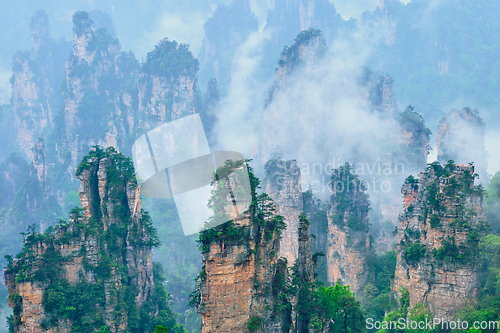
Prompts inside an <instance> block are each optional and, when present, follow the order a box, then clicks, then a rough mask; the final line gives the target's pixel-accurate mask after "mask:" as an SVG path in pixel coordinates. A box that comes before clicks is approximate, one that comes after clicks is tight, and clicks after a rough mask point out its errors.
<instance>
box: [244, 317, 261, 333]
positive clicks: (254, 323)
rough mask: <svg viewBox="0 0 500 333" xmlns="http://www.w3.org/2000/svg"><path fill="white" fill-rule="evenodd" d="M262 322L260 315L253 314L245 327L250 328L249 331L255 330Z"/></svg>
mask: <svg viewBox="0 0 500 333" xmlns="http://www.w3.org/2000/svg"><path fill="white" fill-rule="evenodd" d="M263 323H264V320H262V318H261V317H259V316H253V317H252V318H250V319H249V320H248V322H247V327H248V329H249V330H250V332H256V331H257V330H259V329H260V328H261V327H262V324H263Z"/></svg>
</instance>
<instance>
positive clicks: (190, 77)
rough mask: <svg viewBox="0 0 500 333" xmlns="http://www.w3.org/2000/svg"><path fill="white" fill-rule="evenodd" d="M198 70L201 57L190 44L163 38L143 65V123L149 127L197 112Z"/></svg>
mask: <svg viewBox="0 0 500 333" xmlns="http://www.w3.org/2000/svg"><path fill="white" fill-rule="evenodd" d="M179 59H181V60H179ZM197 71H198V60H196V59H195V58H194V57H193V55H192V54H191V52H190V51H189V50H188V45H186V44H177V42H175V41H169V40H168V38H165V39H163V40H161V41H160V43H159V44H158V45H156V46H155V49H154V50H153V51H151V52H149V53H148V55H147V59H146V62H145V63H144V65H143V73H144V75H143V76H142V77H141V79H140V82H139V96H138V98H139V111H140V113H141V115H142V116H141V117H140V118H139V119H140V120H139V124H140V126H141V127H142V128H144V129H150V128H154V127H156V126H159V125H161V124H164V123H165V122H169V121H172V120H175V119H177V118H180V117H184V116H186V115H190V114H193V113H195V112H196V101H195V97H196V96H195V93H196V72H197Z"/></svg>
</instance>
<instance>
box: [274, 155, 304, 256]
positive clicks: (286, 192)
mask: <svg viewBox="0 0 500 333" xmlns="http://www.w3.org/2000/svg"><path fill="white" fill-rule="evenodd" d="M266 175H267V181H266V184H265V192H266V193H267V194H269V196H270V197H271V199H273V201H274V203H275V204H276V208H277V209H278V214H280V215H281V216H283V217H284V218H285V223H286V229H285V230H284V231H283V232H282V234H281V237H282V238H281V243H280V257H284V258H287V261H288V265H289V266H293V264H294V263H295V261H296V259H297V256H298V253H299V233H298V228H299V215H300V214H301V213H302V212H303V210H304V209H303V199H302V187H301V184H300V168H299V166H298V165H297V161H295V160H270V161H269V162H268V163H267V164H266Z"/></svg>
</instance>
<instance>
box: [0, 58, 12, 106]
mask: <svg viewBox="0 0 500 333" xmlns="http://www.w3.org/2000/svg"><path fill="white" fill-rule="evenodd" d="M11 76H12V71H11V70H10V69H8V68H6V67H5V65H3V62H2V60H1V59H0V103H2V104H8V103H9V99H10V94H11V86H10V81H9V79H10V77H11Z"/></svg>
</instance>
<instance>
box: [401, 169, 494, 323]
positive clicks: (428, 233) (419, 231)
mask: <svg viewBox="0 0 500 333" xmlns="http://www.w3.org/2000/svg"><path fill="white" fill-rule="evenodd" d="M473 174H474V167H472V166H470V165H455V164H451V163H448V164H447V165H446V166H444V167H443V166H441V165H440V164H439V163H437V162H436V163H433V164H431V165H430V166H429V167H428V168H427V170H426V171H425V172H421V173H420V174H419V177H418V179H417V178H414V177H408V178H407V180H406V182H405V184H404V185H403V187H402V190H401V191H402V193H403V195H404V203H405V204H404V207H405V211H404V212H403V213H402V214H401V215H400V223H399V231H398V239H399V244H398V247H397V265H396V273H395V278H394V283H393V286H392V288H393V290H394V291H397V292H399V293H400V292H402V290H403V289H406V290H408V291H409V294H410V307H413V306H415V305H416V304H419V303H424V305H425V306H427V307H428V308H429V309H430V311H431V312H432V314H433V315H434V316H435V317H438V318H444V319H446V320H450V319H451V318H452V317H453V314H454V311H455V309H457V307H458V306H459V305H460V304H461V303H463V302H464V301H465V300H467V299H469V298H471V297H474V295H475V294H476V291H477V289H476V288H477V287H478V271H477V265H476V260H475V258H476V256H477V255H478V242H479V236H480V234H481V231H482V230H483V228H484V226H483V222H481V221H482V220H483V219H484V213H483V208H482V190H481V189H480V188H476V187H474V176H473Z"/></svg>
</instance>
